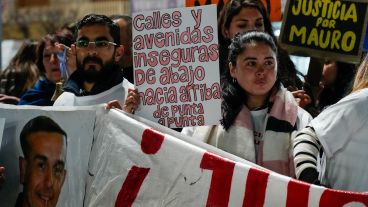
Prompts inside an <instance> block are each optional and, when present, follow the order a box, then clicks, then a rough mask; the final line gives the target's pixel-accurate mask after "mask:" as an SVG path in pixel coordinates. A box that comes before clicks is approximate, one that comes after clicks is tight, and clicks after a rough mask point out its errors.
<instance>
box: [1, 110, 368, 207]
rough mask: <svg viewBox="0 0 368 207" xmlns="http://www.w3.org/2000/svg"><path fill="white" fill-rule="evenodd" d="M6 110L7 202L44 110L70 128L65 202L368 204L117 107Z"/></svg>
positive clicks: (4, 202)
mask: <svg viewBox="0 0 368 207" xmlns="http://www.w3.org/2000/svg"><path fill="white" fill-rule="evenodd" d="M0 114H1V117H0V119H1V118H3V119H5V129H4V136H3V142H2V145H1V149H0V165H2V166H5V168H6V177H7V179H6V181H5V185H4V186H2V189H1V190H0V206H14V201H15V199H16V197H17V195H18V193H19V192H20V188H18V186H19V171H18V162H17V161H18V156H19V155H20V152H19V143H18V142H19V133H20V130H21V129H22V127H23V125H24V124H25V123H26V122H27V121H28V120H30V119H31V118H33V117H36V116H38V115H46V116H48V117H50V118H52V119H53V120H54V121H55V122H57V123H58V124H59V125H60V126H61V127H62V128H63V129H64V130H65V131H66V132H67V134H68V148H67V167H66V169H67V180H66V181H65V183H64V185H63V187H62V192H61V195H60V197H59V202H58V206H150V207H151V206H256V207H258V206H272V207H274V206H287V207H289V206H290V207H291V206H301V207H304V206H305V207H311V206H323V207H324V206H329V207H330V206H368V194H364V193H356V192H346V191H337V190H332V189H327V188H324V187H320V186H314V185H310V184H307V183H303V182H300V181H296V180H294V179H292V178H290V177H286V176H282V175H279V174H276V173H274V172H270V171H268V170H264V169H262V168H260V167H258V166H256V165H255V164H253V163H249V162H247V161H245V160H242V159H240V158H238V157H236V156H233V155H230V154H228V153H226V152H224V151H221V150H219V149H216V148H214V147H212V146H209V145H207V144H204V143H201V142H198V141H197V140H193V139H192V138H189V137H185V136H183V135H181V134H179V133H177V132H175V131H173V130H170V129H168V128H165V127H163V126H160V125H158V124H157V123H153V122H151V121H148V120H145V119H143V118H140V117H137V116H133V115H130V114H125V113H123V112H120V111H118V110H109V111H107V110H104V109H103V108H102V107H100V108H98V110H97V112H96V110H92V111H91V110H89V109H87V108H85V107H83V108H82V107H73V108H71V107H66V108H61V107H44V108H41V107H15V106H14V107H9V106H6V107H5V106H4V105H0ZM0 134H1V133H0ZM8 135H9V136H8ZM10 135H11V136H10ZM14 137H15V138H14ZM91 149H92V150H91ZM17 150H18V151H17ZM14 186H16V188H14Z"/></svg>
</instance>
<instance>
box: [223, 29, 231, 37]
mask: <svg viewBox="0 0 368 207" xmlns="http://www.w3.org/2000/svg"><path fill="white" fill-rule="evenodd" d="M221 30H222V31H221V33H222V36H224V37H225V38H227V39H231V38H230V35H229V30H228V29H226V28H222V29H221Z"/></svg>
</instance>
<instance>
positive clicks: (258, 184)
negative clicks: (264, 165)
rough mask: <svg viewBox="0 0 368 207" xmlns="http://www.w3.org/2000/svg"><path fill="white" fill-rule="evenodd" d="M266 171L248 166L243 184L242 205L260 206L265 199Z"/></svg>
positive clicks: (267, 174) (246, 206)
mask: <svg viewBox="0 0 368 207" xmlns="http://www.w3.org/2000/svg"><path fill="white" fill-rule="evenodd" d="M269 175H270V174H269V173H268V172H265V171H262V170H259V169H255V168H250V169H249V172H248V176H247V183H246V185H245V196H244V201H243V206H244V207H248V206H250V207H262V206H263V204H264V201H265V196H266V188H267V182H268V176H269Z"/></svg>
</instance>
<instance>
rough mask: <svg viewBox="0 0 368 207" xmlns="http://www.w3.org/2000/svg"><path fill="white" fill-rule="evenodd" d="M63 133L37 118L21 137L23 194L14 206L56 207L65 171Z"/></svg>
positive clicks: (53, 125)
mask: <svg viewBox="0 0 368 207" xmlns="http://www.w3.org/2000/svg"><path fill="white" fill-rule="evenodd" d="M66 139H67V136H66V133H65V132H64V131H63V130H62V129H61V128H60V126H59V125H58V124H57V123H55V122H54V121H53V120H52V119H50V118H48V117H45V116H38V117H36V118H34V119H32V120H30V121H29V122H28V123H27V124H26V125H25V126H24V128H23V130H22V132H21V134H20V141H21V146H22V150H23V154H24V157H20V158H19V167H20V181H21V184H23V193H21V194H20V195H19V196H18V199H17V203H16V206H32V207H36V206H56V204H57V202H58V198H59V195H60V191H61V188H62V186H63V183H64V180H65V176H66V169H65V162H66V147H67V146H66V145H67V144H66Z"/></svg>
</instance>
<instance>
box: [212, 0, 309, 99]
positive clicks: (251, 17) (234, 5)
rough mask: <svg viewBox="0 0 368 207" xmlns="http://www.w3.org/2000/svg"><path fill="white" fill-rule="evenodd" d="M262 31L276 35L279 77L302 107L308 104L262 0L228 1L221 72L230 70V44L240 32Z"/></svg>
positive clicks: (222, 26) (223, 21)
mask: <svg viewBox="0 0 368 207" xmlns="http://www.w3.org/2000/svg"><path fill="white" fill-rule="evenodd" d="M249 31H261V32H266V33H268V34H269V35H271V37H272V38H273V40H274V42H275V44H276V46H277V50H278V55H277V60H278V64H279V66H278V69H279V70H278V73H279V75H278V76H279V80H280V81H281V83H282V84H283V85H284V87H285V88H287V89H288V90H289V91H294V93H293V95H294V97H295V98H297V99H298V101H299V104H300V106H305V105H308V104H309V103H310V102H311V98H310V96H309V95H308V94H306V93H305V91H304V90H302V87H303V82H302V81H301V80H300V79H299V78H298V76H297V70H296V68H295V65H294V63H293V62H292V61H291V59H290V57H289V55H288V53H287V51H286V50H284V49H282V48H281V47H280V46H279V45H278V43H277V38H276V37H275V35H274V31H273V29H272V24H271V21H270V19H269V17H268V13H267V11H266V9H265V7H264V5H263V4H262V2H261V1H259V0H232V1H230V2H229V3H227V4H226V6H225V8H224V11H223V12H222V15H221V18H220V22H219V43H220V73H221V74H224V73H225V72H226V70H227V64H228V62H227V55H228V46H229V45H230V43H231V39H232V38H233V37H234V35H235V34H237V33H242V32H249Z"/></svg>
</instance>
